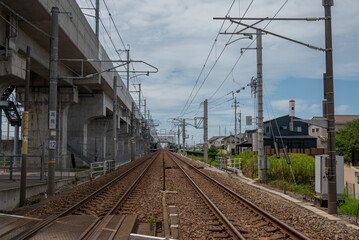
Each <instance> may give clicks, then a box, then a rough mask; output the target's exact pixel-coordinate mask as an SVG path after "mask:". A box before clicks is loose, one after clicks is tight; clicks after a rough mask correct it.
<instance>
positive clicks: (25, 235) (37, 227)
mask: <svg viewBox="0 0 359 240" xmlns="http://www.w3.org/2000/svg"><path fill="white" fill-rule="evenodd" d="M153 155H155V154H153ZM153 155H151V156H149V158H146V159H145V160H143V161H141V162H139V163H138V164H136V165H135V166H133V167H131V168H130V169H128V170H127V171H126V172H124V173H122V174H121V175H120V176H118V177H116V178H115V179H113V180H111V181H110V182H108V183H107V184H105V185H104V186H102V187H101V188H99V189H98V190H96V191H95V192H93V193H91V194H90V195H88V196H86V197H84V198H83V199H82V200H81V201H79V202H77V203H76V204H74V205H72V206H71V207H69V208H68V209H66V210H65V211H63V212H61V213H59V214H57V215H54V216H50V217H48V218H46V219H45V220H44V221H42V222H39V223H38V224H35V225H34V226H33V227H32V228H31V229H28V230H26V231H25V232H22V233H20V234H19V235H17V236H15V237H13V238H11V239H12V240H25V239H30V238H31V237H33V236H34V235H35V234H36V233H37V232H39V231H40V230H42V229H43V228H45V227H47V226H48V225H49V224H51V223H53V222H54V221H56V220H57V219H59V218H61V217H64V216H66V215H70V214H71V213H73V212H74V211H75V210H76V209H78V208H80V207H81V206H83V205H84V204H86V203H87V202H89V201H91V200H92V199H94V198H95V197H96V196H97V195H99V194H101V193H102V192H103V191H105V190H106V189H108V188H110V187H112V186H113V185H114V184H116V183H117V182H118V181H119V180H121V179H122V178H124V177H125V176H127V175H128V174H129V173H131V172H132V171H133V170H135V169H136V168H137V167H138V166H140V165H141V164H142V163H143V162H145V161H147V160H148V159H150V158H151V157H152V156H153Z"/></svg>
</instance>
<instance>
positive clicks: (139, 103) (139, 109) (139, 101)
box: [138, 83, 141, 115]
mask: <svg viewBox="0 0 359 240" xmlns="http://www.w3.org/2000/svg"><path fill="white" fill-rule="evenodd" d="M138 112H139V113H140V115H141V83H139V84H138Z"/></svg>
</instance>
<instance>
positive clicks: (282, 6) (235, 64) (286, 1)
mask: <svg viewBox="0 0 359 240" xmlns="http://www.w3.org/2000/svg"><path fill="white" fill-rule="evenodd" d="M288 1H289V0H285V2H284V3H283V4H282V5H281V7H280V8H279V9H278V11H277V12H276V13H275V14H274V16H273V18H275V17H276V16H277V15H278V14H279V13H280V12H281V11H282V9H283V8H284V6H285V5H286V4H287V3H288ZM242 18H243V17H242ZM272 21H273V20H269V22H268V23H267V24H266V25H265V27H264V28H263V30H265V29H266V28H267V27H268V26H269V24H270V23H271V22H272ZM235 31H236V30H234V32H235ZM232 36H233V34H232V35H231V37H232ZM230 39H231V38H230ZM256 40H257V37H256V38H254V39H253V40H252V42H251V43H250V44H249V45H248V46H247V47H246V48H245V49H244V51H243V53H242V54H241V55H240V56H239V57H238V58H237V60H236V62H235V63H234V65H233V67H232V68H231V70H230V71H229V73H228V74H227V75H226V77H225V78H224V80H223V81H222V82H221V84H220V85H219V87H218V88H217V89H216V90H215V91H214V93H213V94H212V95H211V96H210V97H209V98H208V99H212V98H213V97H214V96H215V95H216V94H217V92H218V91H219V90H220V89H221V87H222V86H223V85H224V83H225V82H226V81H227V80H228V78H229V76H230V75H231V74H232V72H233V71H234V69H235V68H236V66H237V64H238V62H239V61H240V59H241V58H242V56H243V55H244V53H245V52H246V51H247V49H248V48H250V47H251V46H252V45H253V43H254V42H255V41H256Z"/></svg>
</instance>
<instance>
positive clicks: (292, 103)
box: [289, 99, 295, 117]
mask: <svg viewBox="0 0 359 240" xmlns="http://www.w3.org/2000/svg"><path fill="white" fill-rule="evenodd" d="M289 117H295V101H294V100H293V99H291V100H289Z"/></svg>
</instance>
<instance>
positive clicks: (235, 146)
mask: <svg viewBox="0 0 359 240" xmlns="http://www.w3.org/2000/svg"><path fill="white" fill-rule="evenodd" d="M237 103H238V102H237V97H235V98H234V154H237Z"/></svg>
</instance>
